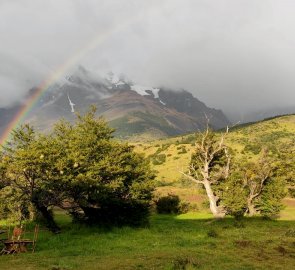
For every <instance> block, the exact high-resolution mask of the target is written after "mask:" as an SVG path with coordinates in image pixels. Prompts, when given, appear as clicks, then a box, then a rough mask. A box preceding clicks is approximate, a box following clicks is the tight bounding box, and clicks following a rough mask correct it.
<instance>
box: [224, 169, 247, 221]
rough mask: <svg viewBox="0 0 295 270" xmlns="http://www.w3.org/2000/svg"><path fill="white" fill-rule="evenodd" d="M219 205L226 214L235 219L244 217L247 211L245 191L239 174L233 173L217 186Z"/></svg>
mask: <svg viewBox="0 0 295 270" xmlns="http://www.w3.org/2000/svg"><path fill="white" fill-rule="evenodd" d="M219 193H220V197H221V204H222V205H223V207H224V208H225V210H226V213H227V214H229V215H232V216H235V217H241V216H243V215H244V213H245V211H246V209H247V190H246V189H245V188H244V183H243V178H242V175H241V172H233V173H231V174H230V176H229V177H228V178H227V180H226V181H224V182H222V183H221V184H220V186H219Z"/></svg>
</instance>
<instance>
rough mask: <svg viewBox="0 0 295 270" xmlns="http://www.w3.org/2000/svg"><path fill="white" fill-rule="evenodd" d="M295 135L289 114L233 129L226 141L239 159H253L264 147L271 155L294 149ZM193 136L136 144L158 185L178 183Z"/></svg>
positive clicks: (293, 120) (188, 154)
mask: <svg viewBox="0 0 295 270" xmlns="http://www.w3.org/2000/svg"><path fill="white" fill-rule="evenodd" d="M294 134H295V115H287V116H281V117H277V118H272V119H269V120H265V121H261V122H258V123H251V124H248V125H246V124H245V125H241V126H237V127H235V128H232V130H230V132H229V134H228V136H227V139H226V143H227V145H228V146H229V147H230V148H231V149H232V150H233V151H234V153H235V155H236V156H237V157H238V158H244V159H248V160H251V159H255V158H256V157H257V155H258V154H259V152H260V151H261V149H262V147H265V146H266V147H267V148H268V149H269V150H270V154H272V155H277V154H278V151H279V150H280V149H282V148H284V147H288V148H289V149H290V150H295V144H294V139H295V137H294ZM194 139H195V135H194V134H189V135H185V136H179V137H174V138H170V139H166V140H157V141H154V142H152V143H150V144H149V143H145V144H143V143H142V144H139V143H138V144H135V145H136V150H137V151H138V152H142V153H144V154H145V155H146V156H147V157H150V159H151V164H152V166H153V168H154V169H155V170H156V171H158V176H157V181H158V183H159V185H175V183H176V182H179V181H180V179H181V175H180V173H179V170H182V169H183V168H186V167H187V165H188V164H189V160H190V155H191V152H192V150H193V143H194Z"/></svg>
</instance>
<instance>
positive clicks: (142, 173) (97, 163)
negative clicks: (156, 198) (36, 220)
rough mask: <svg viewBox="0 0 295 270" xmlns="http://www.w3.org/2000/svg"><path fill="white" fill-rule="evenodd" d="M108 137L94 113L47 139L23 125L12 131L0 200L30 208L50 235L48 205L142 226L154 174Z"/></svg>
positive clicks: (99, 219)
mask: <svg viewBox="0 0 295 270" xmlns="http://www.w3.org/2000/svg"><path fill="white" fill-rule="evenodd" d="M112 133H113V129H111V128H109V127H108V126H107V124H106V122H105V121H104V120H103V119H102V118H99V119H97V118H96V117H95V108H92V109H91V110H90V111H89V112H88V113H86V114H85V115H84V116H81V115H78V116H77V121H76V123H74V124H71V123H69V122H66V121H63V120H62V121H60V122H59V123H57V124H56V126H55V129H54V130H53V132H52V133H51V134H47V135H44V134H37V133H36V132H35V131H34V130H33V129H32V128H31V127H30V126H28V125H26V126H23V127H21V128H19V129H17V130H16V131H14V132H13V134H12V139H11V140H10V142H9V144H8V145H7V146H6V147H5V148H3V150H2V152H1V162H0V173H1V174H2V176H3V177H2V179H3V180H2V181H1V184H0V186H1V191H0V194H1V196H0V198H2V199H4V200H5V198H7V197H8V196H9V195H11V194H13V198H15V202H19V204H20V206H21V208H25V209H31V206H32V207H34V209H35V210H36V211H37V212H38V213H40V214H41V215H42V216H43V218H45V220H46V222H47V225H48V226H49V227H50V228H51V229H52V230H53V231H58V230H59V228H58V227H57V225H56V223H55V222H54V219H53V216H52V212H51V209H52V207H53V206H59V207H64V208H65V207H66V208H67V209H68V210H69V211H70V213H71V214H73V215H74V216H75V217H77V218H78V217H79V218H81V219H83V220H87V221H88V222H92V223H102V224H106V223H108V224H111V225H121V224H130V225H139V224H142V223H144V222H146V221H147V217H148V213H149V203H150V201H151V198H152V191H153V188H154V186H153V179H154V174H153V172H152V171H151V170H150V168H149V165H148V164H147V162H146V161H145V160H144V158H143V157H142V156H141V155H139V154H136V153H134V151H133V147H132V146H130V145H128V144H127V143H120V142H118V141H115V140H113V138H112ZM4 179H5V181H4ZM1 205H3V202H2V204H1ZM12 205H14V206H15V204H13V203H12ZM12 211H13V210H12ZM19 211H23V210H21V209H20V210H19Z"/></svg>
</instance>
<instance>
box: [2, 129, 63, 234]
mask: <svg viewBox="0 0 295 270" xmlns="http://www.w3.org/2000/svg"><path fill="white" fill-rule="evenodd" d="M1 157H2V158H1V165H0V167H1V171H2V182H3V185H4V186H5V188H4V189H3V190H2V191H1V198H2V201H3V200H4V201H5V202H7V201H10V202H11V204H10V205H11V210H10V211H9V212H11V213H13V214H15V215H17V213H19V214H18V217H19V218H20V219H22V218H27V217H28V216H29V215H31V216H32V214H33V212H34V211H33V208H34V209H35V210H36V211H37V212H38V213H39V214H41V216H42V217H43V218H44V219H45V221H46V223H47V225H48V227H49V228H50V229H51V230H52V231H55V232H56V231H58V230H59V227H58V226H57V225H56V223H55V222H54V219H53V216H52V214H51V210H50V207H52V206H57V205H59V204H60V202H61V201H62V199H61V198H60V195H61V192H60V190H59V189H58V188H57V189H55V185H54V183H56V182H57V180H58V178H57V173H56V171H54V170H53V168H52V164H54V163H55V162H56V157H57V155H56V154H55V149H54V147H52V144H51V140H50V136H45V135H41V134H37V133H36V132H35V131H34V129H33V128H32V127H31V126H29V125H25V126H21V127H20V128H18V129H16V130H15V131H13V132H12V138H11V140H10V141H9V143H8V144H7V146H5V147H3V150H2V153H1ZM45 157H46V158H45ZM4 182H5V183H4ZM3 204H4V203H2V205H3Z"/></svg>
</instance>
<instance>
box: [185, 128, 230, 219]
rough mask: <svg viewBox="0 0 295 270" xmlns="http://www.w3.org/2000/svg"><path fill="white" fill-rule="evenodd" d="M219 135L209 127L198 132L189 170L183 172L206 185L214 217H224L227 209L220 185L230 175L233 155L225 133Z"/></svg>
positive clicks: (196, 181) (194, 180)
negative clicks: (222, 200) (220, 192)
mask: <svg viewBox="0 0 295 270" xmlns="http://www.w3.org/2000/svg"><path fill="white" fill-rule="evenodd" d="M227 133H228V129H227V130H226V132H225V133H224V134H221V135H220V136H217V135H216V134H214V133H213V132H212V131H211V130H210V129H209V127H207V129H206V131H205V132H203V133H201V134H197V136H196V137H197V138H196V143H195V149H194V153H193V154H192V156H191V162H190V165H189V168H188V172H181V173H182V174H183V175H185V176H186V177H188V178H189V179H190V180H192V181H193V182H195V183H197V184H200V185H202V186H203V187H204V189H205V191H206V194H207V197H208V200H209V203H210V210H211V212H212V214H213V216H214V217H217V218H220V217H224V215H225V213H226V211H225V209H224V207H223V206H222V205H221V204H220V199H221V198H220V195H219V190H218V188H217V187H218V185H220V184H221V183H222V182H224V181H225V180H226V179H227V178H228V176H229V170H230V163H231V157H230V154H229V149H228V147H227V146H226V145H225V144H224V138H225V135H226V134H227Z"/></svg>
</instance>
